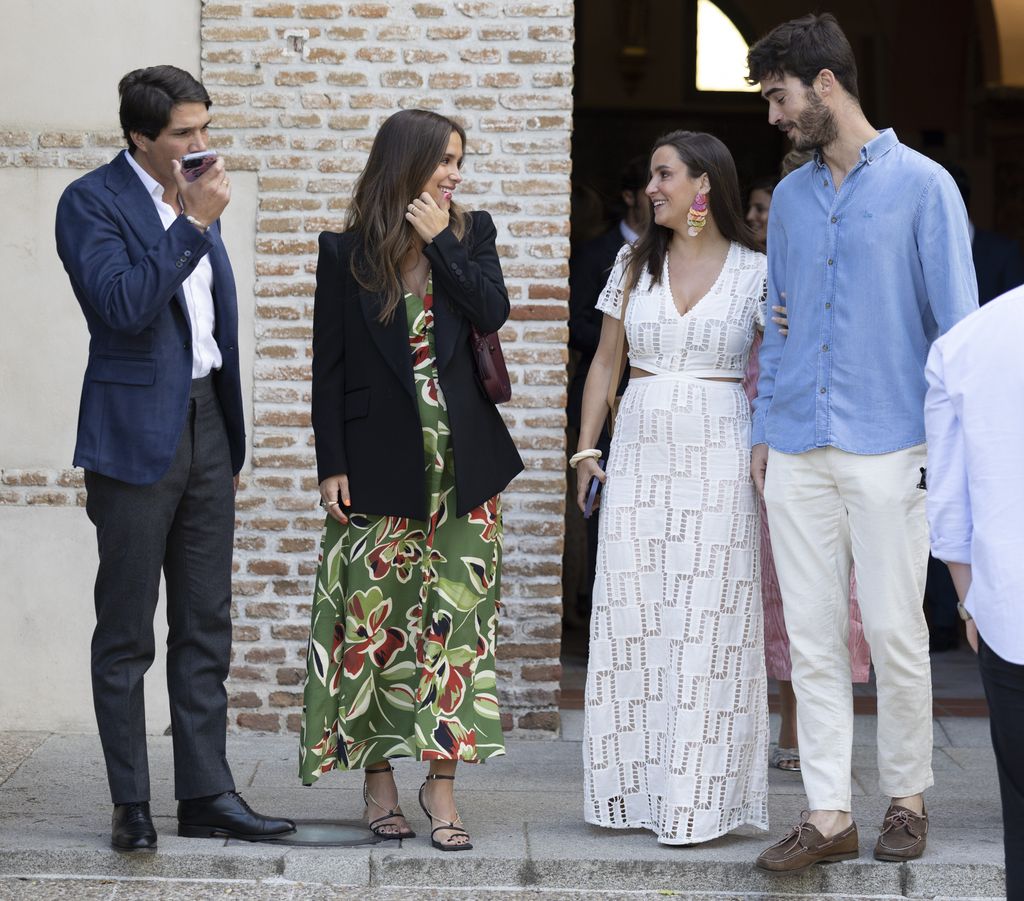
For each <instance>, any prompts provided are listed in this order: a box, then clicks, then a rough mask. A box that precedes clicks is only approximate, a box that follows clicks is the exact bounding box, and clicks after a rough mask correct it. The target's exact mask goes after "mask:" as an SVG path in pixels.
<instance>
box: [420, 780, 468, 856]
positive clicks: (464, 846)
mask: <svg viewBox="0 0 1024 901" xmlns="http://www.w3.org/2000/svg"><path fill="white" fill-rule="evenodd" d="M427 779H450V780H451V781H452V782H454V781H455V777H454V776H442V775H441V774H440V773H436V774H435V773H431V774H430V775H429V776H427ZM426 787H427V780H426V779H425V780H424V781H423V784H422V785H421V786H420V793H419V800H420V807H422V808H423V812H424V813H425V814H426V815H427V817H428V818H429V819H430V825H431V826H433V825H434V820H438V821H440V822H441V823H442V824H443V825H441V826H436V827H435V828H433V829H431V830H430V844H432V845H433V846H434V847H435V848H437V850H438V851H469V850H471V849H472V848H473V844H472V842H462V843H459V844H450V841H451V839H453V838H455V836H456V835H464V836H466V838H469V833H468V832H466V830H465V829H463V828H462V827H461V826H459V825H458V822H459V820H461V819H462V817H460V816H459V814H458V812H456V814H455V822H454V823H450V822H448V820H442V819H441V818H440V817H435V816H434V815H433V814H432V813H431V812H430V811H429V810H427V805H426V804H424V803H423V789H425V788H426ZM442 829H450V830H452V835H450V836H448V839H449V843H445V842H439V841H438V840H437V839H436V838H434V833H435V832H440V831H441V830H442Z"/></svg>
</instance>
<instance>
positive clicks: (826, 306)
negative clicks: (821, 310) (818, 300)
mask: <svg viewBox="0 0 1024 901" xmlns="http://www.w3.org/2000/svg"><path fill="white" fill-rule="evenodd" d="M825 309H826V310H831V309H832V304H830V303H827V302H826V303H825Z"/></svg>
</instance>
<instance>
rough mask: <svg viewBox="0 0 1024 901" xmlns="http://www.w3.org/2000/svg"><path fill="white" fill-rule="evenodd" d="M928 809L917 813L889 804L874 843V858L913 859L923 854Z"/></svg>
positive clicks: (926, 832) (898, 860)
mask: <svg viewBox="0 0 1024 901" xmlns="http://www.w3.org/2000/svg"><path fill="white" fill-rule="evenodd" d="M927 838H928V811H927V810H926V811H924V812H923V813H920V814H917V813H914V811H912V810H908V809H907V808H906V807H900V805H899V804H891V805H889V809H888V810H887V811H886V812H885V819H884V820H882V831H881V832H880V833H879V835H878V841H877V842H876V843H875V860H893V861H896V862H897V863H898V862H900V861H904V860H915V859H916V858H918V857H920V856H921V855H922V854H924V846H925V842H926V840H927Z"/></svg>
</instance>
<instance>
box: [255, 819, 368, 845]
mask: <svg viewBox="0 0 1024 901" xmlns="http://www.w3.org/2000/svg"><path fill="white" fill-rule="evenodd" d="M380 841H381V839H380V838H379V837H378V836H376V835H374V834H373V833H372V832H370V830H369V829H367V828H366V824H365V823H363V822H361V821H358V820H295V831H294V832H292V833H289V834H288V835H284V836H281V838H273V839H268V840H266V841H262V842H260V844H261V845H294V846H299V847H305V848H354V847H356V846H357V845H376V844H378V843H379V842H380ZM240 844H241V843H240ZM244 844H249V843H248V842H245V843H244Z"/></svg>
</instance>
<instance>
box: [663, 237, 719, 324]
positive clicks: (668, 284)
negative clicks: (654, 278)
mask: <svg viewBox="0 0 1024 901" xmlns="http://www.w3.org/2000/svg"><path fill="white" fill-rule="evenodd" d="M735 246H736V242H735V241H730V242H729V249H728V250H727V251H726V252H725V259H724V260H722V268H721V269H719V270H718V275H716V276H715V280H714V281H713V282H712V283H711V287H710V288H708V289H707V291H705V292H704V293H703V294H702V295H701V296H700V297H699V298H697V300H696V301H694V303H693V304H692V305H691V306H690V307H689V309H687V311H686V312H685V313H680V312H679V307H677V306H676V297H675V295H674V294H673V293H672V275H671V272H670V269H669V253H668V251H667V250H666V251H665V273H664V282H665V293H666V294H668V302H669V304H670V305H671V306H672V309H673V310H674V311H675V314H676V315H677V316H678V317H679V318H680V319H685V318H686V317H687V316H689V315H690V314H691V313H692V312H693V311H694V310H696V309H697V307H699V306H700V305H701V304H702V303H704V301H705V300H707V299H708V298H709V297H710V296H711V295H712V294H714V293H715V289H716V288H717V287H718V285H719V283H720V282H721V281H722V277H723V276H724V275H725V270H726V269H728V268H729V258H730V257H731V256H732V251H733V248H734V247H735Z"/></svg>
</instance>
